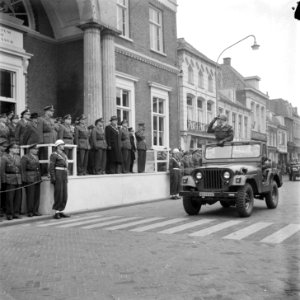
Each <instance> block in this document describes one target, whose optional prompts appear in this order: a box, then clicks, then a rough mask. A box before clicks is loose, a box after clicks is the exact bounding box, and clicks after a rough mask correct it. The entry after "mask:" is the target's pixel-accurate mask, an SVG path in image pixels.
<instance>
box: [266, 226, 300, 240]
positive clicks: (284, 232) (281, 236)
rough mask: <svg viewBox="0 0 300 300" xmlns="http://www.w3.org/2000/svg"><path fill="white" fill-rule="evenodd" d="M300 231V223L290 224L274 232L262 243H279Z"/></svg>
mask: <svg viewBox="0 0 300 300" xmlns="http://www.w3.org/2000/svg"><path fill="white" fill-rule="evenodd" d="M298 231H300V224H289V225H287V226H285V227H283V228H281V229H280V230H278V231H276V232H274V233H273V234H271V235H269V236H267V237H266V238H264V239H262V240H261V242H262V243H270V244H279V243H281V242H283V241H284V240H286V239H287V238H289V237H291V236H292V235H293V234H295V233H297V232H298Z"/></svg>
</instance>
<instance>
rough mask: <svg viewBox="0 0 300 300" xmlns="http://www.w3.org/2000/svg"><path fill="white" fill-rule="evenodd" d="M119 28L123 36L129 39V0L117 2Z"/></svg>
mask: <svg viewBox="0 0 300 300" xmlns="http://www.w3.org/2000/svg"><path fill="white" fill-rule="evenodd" d="M117 28H118V29H119V30H120V31H121V35H122V36H125V37H129V17H128V0H118V2H117Z"/></svg>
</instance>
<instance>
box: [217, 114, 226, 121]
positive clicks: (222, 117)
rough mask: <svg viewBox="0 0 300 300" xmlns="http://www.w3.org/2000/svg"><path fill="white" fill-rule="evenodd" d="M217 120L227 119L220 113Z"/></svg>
mask: <svg viewBox="0 0 300 300" xmlns="http://www.w3.org/2000/svg"><path fill="white" fill-rule="evenodd" d="M218 119H219V120H223V121H227V117H226V116H225V115H220V116H219V117H218Z"/></svg>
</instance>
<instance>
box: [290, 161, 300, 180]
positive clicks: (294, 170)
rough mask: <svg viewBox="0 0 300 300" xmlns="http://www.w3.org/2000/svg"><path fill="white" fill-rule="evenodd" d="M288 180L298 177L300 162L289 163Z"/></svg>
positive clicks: (299, 175) (299, 174)
mask: <svg viewBox="0 0 300 300" xmlns="http://www.w3.org/2000/svg"><path fill="white" fill-rule="evenodd" d="M288 173H289V180H290V181H296V179H297V177H300V163H296V162H294V163H291V165H290V167H289V170H288Z"/></svg>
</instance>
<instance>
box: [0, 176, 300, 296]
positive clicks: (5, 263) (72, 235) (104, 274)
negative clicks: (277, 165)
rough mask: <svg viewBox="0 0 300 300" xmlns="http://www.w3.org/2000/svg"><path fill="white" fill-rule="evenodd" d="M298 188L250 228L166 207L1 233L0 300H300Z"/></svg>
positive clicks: (233, 219) (258, 213)
mask: <svg viewBox="0 0 300 300" xmlns="http://www.w3.org/2000/svg"><path fill="white" fill-rule="evenodd" d="M299 188H300V182H285V184H284V187H283V188H282V189H281V190H280V196H281V199H280V204H279V206H278V208H277V209H276V210H269V209H267V208H266V206H265V204H264V202H263V201H257V202H256V205H255V210H254V212H253V215H252V216H251V217H250V218H246V219H244V218H243V219H241V218H238V217H237V214H236V211H235V209H234V208H229V209H224V208H222V207H221V206H220V205H219V204H215V205H213V206H208V207H203V209H202V210H201V213H200V214H199V216H193V217H189V216H187V215H186V214H185V213H184V211H183V208H182V203H181V201H174V200H166V201H162V202H154V203H149V204H143V205H136V206H131V207H125V208H118V209H111V210H106V211H100V212H91V213H86V214H80V215H76V216H73V217H72V218H70V219H63V220H54V219H51V220H42V221H38V222H31V223H26V224H19V225H15V226H9V227H0V245H1V246H0V258H1V260H0V270H1V272H0V288H1V286H2V294H1V293H0V299H2V298H1V296H2V295H3V299H21V300H23V299H24V300H26V299H37V300H40V299H194V300H196V299H228V300H229V299H246V300H247V299H293V300H294V299H295V300H296V299H300V276H299V274H300V272H299V267H300V265H299V262H300V252H299V245H300V242H299V241H300V220H299V218H300V214H299V212H300V202H299V199H298V198H299V196H298V195H299V191H300V190H299ZM5 297H6V298H5ZM9 297H10V298H9Z"/></svg>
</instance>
